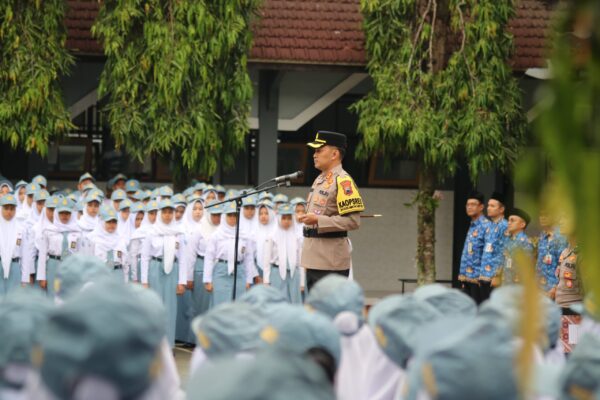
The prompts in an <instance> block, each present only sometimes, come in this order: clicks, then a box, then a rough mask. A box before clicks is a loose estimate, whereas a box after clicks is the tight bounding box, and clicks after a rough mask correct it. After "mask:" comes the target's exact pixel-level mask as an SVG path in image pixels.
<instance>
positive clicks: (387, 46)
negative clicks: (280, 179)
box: [354, 0, 525, 284]
mask: <svg viewBox="0 0 600 400" xmlns="http://www.w3.org/2000/svg"><path fill="white" fill-rule="evenodd" d="M361 10H362V13H363V16H364V30H365V34H366V50H367V54H368V65H367V69H368V71H369V73H370V75H371V77H372V78H373V82H374V89H373V90H372V92H371V93H369V94H368V95H367V96H366V97H365V98H364V99H362V100H360V101H359V102H358V103H356V104H355V106H354V110H355V111H356V112H357V113H358V114H359V117H360V120H359V132H360V133H361V134H362V141H361V144H360V146H359V148H358V154H359V156H362V157H367V156H369V155H371V154H376V153H380V154H383V155H384V156H385V157H386V159H388V160H389V159H390V158H392V157H395V156H399V155H401V154H402V155H405V154H408V155H409V156H411V157H413V158H414V159H416V160H417V161H418V163H419V187H418V191H417V195H416V198H415V201H414V202H415V204H416V205H417V208H418V238H417V268H418V281H419V284H423V283H426V282H432V281H434V280H435V257H434V254H435V223H434V222H435V210H436V208H437V206H438V202H437V200H436V199H435V198H434V189H435V187H436V184H437V182H439V181H440V180H442V179H444V178H447V177H451V176H453V174H454V173H455V171H456V168H457V165H458V164H459V162H460V160H466V163H467V165H468V167H469V173H470V176H471V177H472V179H473V180H475V179H476V178H477V176H478V174H480V173H481V172H483V171H488V170H493V169H495V168H498V169H500V170H505V169H507V168H509V167H510V166H511V165H512V164H513V162H514V161H515V159H516V156H517V151H518V148H519V145H520V143H521V142H522V139H523V135H524V127H525V120H524V116H523V112H522V110H521V105H520V102H521V94H520V92H519V89H518V87H517V82H516V80H515V79H514V78H513V76H512V74H511V69H510V67H509V66H508V64H507V62H508V60H509V58H510V54H511V51H512V36H511V35H510V34H509V33H508V32H507V25H508V22H509V19H510V17H511V16H512V15H513V14H514V1H512V0H361Z"/></svg>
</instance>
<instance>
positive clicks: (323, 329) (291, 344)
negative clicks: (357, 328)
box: [261, 303, 341, 366]
mask: <svg viewBox="0 0 600 400" xmlns="http://www.w3.org/2000/svg"><path fill="white" fill-rule="evenodd" d="M265 312H266V313H267V319H268V320H269V323H270V326H267V328H265V330H264V331H263V332H262V333H261V339H262V340H263V341H264V342H265V344H266V345H267V347H268V348H274V349H276V350H278V351H283V352H288V353H292V354H296V355H300V356H301V355H304V354H305V353H306V352H307V351H308V350H310V349H313V348H320V349H323V350H326V351H327V352H328V353H329V354H330V355H331V356H332V357H333V359H334V360H335V364H336V366H339V363H340V357H341V345H340V334H339V333H338V331H337V329H336V327H335V326H334V325H333V322H331V320H330V319H329V318H328V317H327V316H325V315H323V314H322V313H320V312H318V311H312V312H311V311H309V310H307V309H305V308H304V307H302V306H300V305H292V304H284V303H281V304H272V305H270V306H268V307H266V308H265Z"/></svg>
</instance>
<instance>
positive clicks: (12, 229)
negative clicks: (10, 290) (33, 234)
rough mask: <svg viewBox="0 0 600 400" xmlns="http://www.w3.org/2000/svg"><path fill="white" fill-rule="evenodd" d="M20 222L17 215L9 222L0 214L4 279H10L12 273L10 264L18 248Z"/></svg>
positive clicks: (0, 251)
mask: <svg viewBox="0 0 600 400" xmlns="http://www.w3.org/2000/svg"><path fill="white" fill-rule="evenodd" d="M18 230H19V222H18V221H17V217H16V215H15V216H14V217H13V218H12V219H11V220H10V221H9V220H6V219H4V217H3V216H2V214H1V213H0V232H2V234H1V235H0V257H2V269H3V270H4V279H8V275H9V272H10V263H11V260H12V257H13V254H14V251H15V247H16V246H17V232H18Z"/></svg>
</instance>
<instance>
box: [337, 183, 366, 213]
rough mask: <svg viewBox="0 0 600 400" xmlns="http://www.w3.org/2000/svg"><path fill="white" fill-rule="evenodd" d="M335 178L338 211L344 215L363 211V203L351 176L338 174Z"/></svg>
mask: <svg viewBox="0 0 600 400" xmlns="http://www.w3.org/2000/svg"><path fill="white" fill-rule="evenodd" d="M336 180H337V207H338V213H339V214H340V215H344V214H349V213H353V212H360V211H364V209H365V205H364V203H363V201H362V198H361V197H360V193H358V189H356V185H355V184H354V181H353V180H352V178H350V177H349V176H338V177H336Z"/></svg>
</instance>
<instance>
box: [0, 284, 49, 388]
mask: <svg viewBox="0 0 600 400" xmlns="http://www.w3.org/2000/svg"><path fill="white" fill-rule="evenodd" d="M53 308H54V306H53V303H52V301H50V298H49V297H48V296H46V295H45V294H43V293H42V292H41V291H40V290H38V289H34V288H30V287H28V288H21V287H19V288H17V289H15V290H13V291H11V292H9V293H8V295H7V296H6V297H5V298H4V299H3V300H2V301H0V343H1V344H0V387H2V386H5V385H7V386H10V387H15V388H19V387H22V386H23V385H24V384H25V378H26V376H21V377H16V376H10V375H8V374H5V373H4V371H6V368H7V367H8V366H9V365H20V366H30V364H31V359H32V353H33V352H34V349H35V347H36V346H37V345H38V344H39V342H40V339H41V336H40V335H41V334H40V330H39V327H40V325H42V324H43V323H44V322H45V321H46V319H47V318H48V316H49V314H50V312H51V311H52V310H53Z"/></svg>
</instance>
